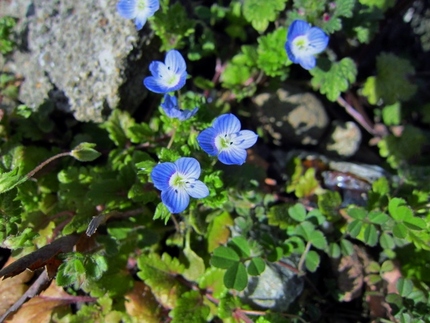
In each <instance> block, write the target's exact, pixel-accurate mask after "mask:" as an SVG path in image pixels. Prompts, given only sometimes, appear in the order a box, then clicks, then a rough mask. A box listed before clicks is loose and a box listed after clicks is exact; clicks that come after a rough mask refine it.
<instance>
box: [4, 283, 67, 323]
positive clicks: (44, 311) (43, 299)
mask: <svg viewBox="0 0 430 323" xmlns="http://www.w3.org/2000/svg"><path fill="white" fill-rule="evenodd" d="M69 296H70V295H69V294H67V293H66V292H65V291H64V290H63V289H62V288H61V287H58V286H57V284H55V281H52V283H51V285H50V286H49V288H48V289H47V290H45V291H44V292H43V293H41V294H40V295H39V296H35V297H33V298H32V299H30V300H29V301H28V302H27V303H25V304H24V305H23V306H22V307H21V308H20V309H19V311H18V312H16V313H15V314H14V315H13V317H12V318H11V319H10V320H6V322H7V323H21V322H38V323H45V322H46V323H49V322H51V315H52V312H53V311H54V310H55V309H56V308H58V307H61V306H69V304H70V301H69V299H68V297H69Z"/></svg>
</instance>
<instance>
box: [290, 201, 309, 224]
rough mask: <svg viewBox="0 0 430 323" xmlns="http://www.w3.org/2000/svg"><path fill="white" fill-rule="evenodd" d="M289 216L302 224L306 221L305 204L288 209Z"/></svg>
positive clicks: (298, 204)
mask: <svg viewBox="0 0 430 323" xmlns="http://www.w3.org/2000/svg"><path fill="white" fill-rule="evenodd" d="M288 214H289V215H290V217H291V218H293V219H294V220H296V221H297V222H302V221H304V220H305V219H306V209H305V207H304V205H303V204H301V203H297V204H295V205H293V206H292V207H290V208H289V209H288Z"/></svg>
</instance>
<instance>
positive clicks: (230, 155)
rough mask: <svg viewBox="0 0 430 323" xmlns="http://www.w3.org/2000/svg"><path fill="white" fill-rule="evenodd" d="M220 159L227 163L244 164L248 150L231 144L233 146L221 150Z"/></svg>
mask: <svg viewBox="0 0 430 323" xmlns="http://www.w3.org/2000/svg"><path fill="white" fill-rule="evenodd" d="M218 159H219V161H220V162H221V163H223V164H226V165H242V164H243V163H244V162H245V160H246V150H245V149H240V148H237V147H234V146H231V148H229V149H224V150H223V151H221V152H220V153H219V155H218Z"/></svg>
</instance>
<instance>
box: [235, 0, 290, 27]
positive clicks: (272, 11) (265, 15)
mask: <svg viewBox="0 0 430 323" xmlns="http://www.w3.org/2000/svg"><path fill="white" fill-rule="evenodd" d="M287 1H288V0H266V1H261V0H244V1H243V16H244V17H245V19H246V20H247V21H248V22H250V23H251V24H252V27H254V29H255V30H257V31H259V32H263V31H265V30H266V29H267V27H268V26H269V23H270V22H272V21H275V20H276V18H277V17H278V13H279V12H280V11H282V10H284V9H285V5H286V3H287Z"/></svg>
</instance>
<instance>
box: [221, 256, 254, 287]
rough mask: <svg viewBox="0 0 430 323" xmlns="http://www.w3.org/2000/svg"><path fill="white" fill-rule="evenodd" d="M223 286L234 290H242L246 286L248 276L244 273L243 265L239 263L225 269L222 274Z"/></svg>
mask: <svg viewBox="0 0 430 323" xmlns="http://www.w3.org/2000/svg"><path fill="white" fill-rule="evenodd" d="M224 284H225V287H227V288H233V289H235V290H238V291H241V290H244V289H245V287H246V285H248V274H247V273H246V268H245V265H244V264H243V263H241V262H236V263H234V264H233V266H231V267H230V268H228V269H227V271H226V272H225V274H224Z"/></svg>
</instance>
